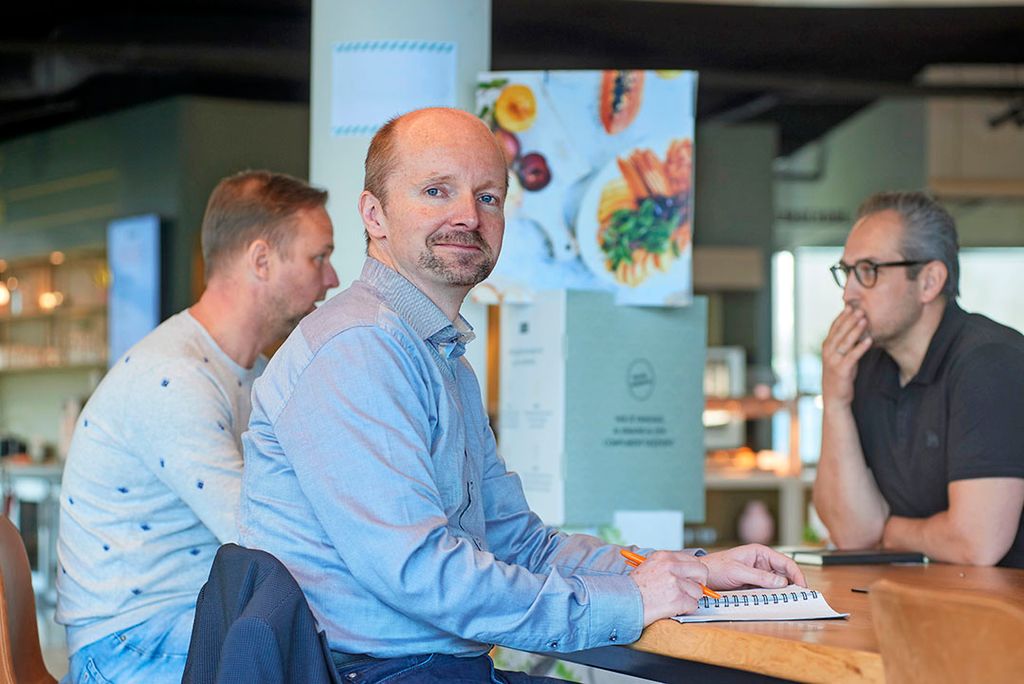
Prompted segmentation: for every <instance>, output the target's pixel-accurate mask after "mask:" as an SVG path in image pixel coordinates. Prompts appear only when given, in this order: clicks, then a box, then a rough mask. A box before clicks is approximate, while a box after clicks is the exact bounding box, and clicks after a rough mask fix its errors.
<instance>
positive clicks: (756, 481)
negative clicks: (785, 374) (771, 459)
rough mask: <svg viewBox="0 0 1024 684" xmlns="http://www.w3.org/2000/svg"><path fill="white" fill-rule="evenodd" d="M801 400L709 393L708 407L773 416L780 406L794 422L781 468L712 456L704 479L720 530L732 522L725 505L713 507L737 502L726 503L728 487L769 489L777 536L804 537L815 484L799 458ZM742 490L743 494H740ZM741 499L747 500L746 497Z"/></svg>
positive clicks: (792, 542) (712, 519)
mask: <svg viewBox="0 0 1024 684" xmlns="http://www.w3.org/2000/svg"><path fill="white" fill-rule="evenodd" d="M797 401H798V400H797V399H796V398H794V399H776V398H773V397H764V398H762V397H754V396H744V397H728V398H716V397H708V398H706V399H705V410H708V411H720V412H725V413H728V414H730V415H732V416H733V417H735V418H738V419H741V420H744V421H753V420H764V419H769V418H771V417H773V416H774V415H775V414H777V413H779V412H780V411H785V412H787V413H788V415H789V422H790V425H789V445H788V453H787V454H786V462H785V463H784V464H782V467H779V468H778V470H777V471H770V470H761V469H758V468H756V467H754V462H748V463H736V462H735V461H733V460H732V459H729V460H727V461H726V462H725V463H721V462H716V460H713V459H712V458H710V457H709V459H708V461H707V466H706V468H705V475H704V482H705V488H706V490H707V492H708V494H709V499H713V500H712V501H709V503H708V518H709V520H708V522H709V523H712V524H713V526H714V527H715V528H716V532H721V529H720V528H722V527H725V526H727V525H731V524H732V521H731V520H730V519H729V515H728V514H726V513H725V512H723V511H722V510H718V511H713V510H712V509H713V507H715V506H716V505H717V506H719V507H720V508H721V507H726V508H731V509H735V505H733V506H732V507H728V506H725V500H726V499H727V498H729V496H730V494H729V493H731V492H739V493H745V494H748V495H751V496H753V495H754V494H767V495H769V497H771V498H773V499H775V500H776V501H777V509H776V519H777V525H776V532H775V536H776V539H777V542H778V543H779V544H782V545H785V546H797V545H799V544H801V543H802V542H803V534H804V524H805V517H806V502H807V496H808V492H809V491H810V489H811V487H813V485H814V472H813V470H807V469H804V468H803V467H802V464H801V460H800V442H799V440H800V429H799V428H800V426H799V422H798V420H799V419H798V413H797ZM737 451H738V450H737ZM748 453H749V454H750V455H749V456H748V458H749V459H751V461H753V459H754V458H755V456H754V455H753V453H752V452H748ZM737 460H738V459H737ZM716 495H717V496H716ZM740 496H741V497H742V494H740ZM743 499H744V500H748V499H747V498H746V497H743ZM714 514H717V515H714ZM719 540H720V541H719V542H718V543H722V542H725V543H731V542H734V541H736V540H734V539H732V538H731V537H730V536H728V535H721V534H720V535H719Z"/></svg>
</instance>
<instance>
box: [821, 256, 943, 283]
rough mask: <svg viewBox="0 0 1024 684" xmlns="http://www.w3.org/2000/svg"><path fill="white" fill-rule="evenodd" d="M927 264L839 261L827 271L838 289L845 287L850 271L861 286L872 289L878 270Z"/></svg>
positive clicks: (863, 260)
mask: <svg viewBox="0 0 1024 684" xmlns="http://www.w3.org/2000/svg"><path fill="white" fill-rule="evenodd" d="M927 263H928V261H927V260H923V261H922V260H920V259H918V260H914V261H883V262H881V263H879V262H877V261H872V260H871V259H858V260H857V261H855V262H853V264H846V263H843V262H842V261H840V262H839V263H837V264H834V265H832V266H829V269H828V270H830V271H832V277H833V278H835V281H836V285H838V286H839V287H842V288H845V287H846V281H847V280H849V277H850V271H853V275H854V277H855V278H856V279H857V282H858V283H860V284H861V286H863V287H874V286H875V282H877V281H878V269H880V268H887V267H889V266H920V265H921V264H927Z"/></svg>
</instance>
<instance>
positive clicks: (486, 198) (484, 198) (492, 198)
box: [480, 193, 498, 204]
mask: <svg viewBox="0 0 1024 684" xmlns="http://www.w3.org/2000/svg"><path fill="white" fill-rule="evenodd" d="M480 201H481V202H483V203H484V204H497V203H498V197H497V196H496V195H492V194H490V193H485V194H483V195H480Z"/></svg>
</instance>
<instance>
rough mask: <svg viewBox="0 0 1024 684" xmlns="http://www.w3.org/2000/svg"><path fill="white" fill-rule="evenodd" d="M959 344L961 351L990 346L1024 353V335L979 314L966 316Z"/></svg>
mask: <svg viewBox="0 0 1024 684" xmlns="http://www.w3.org/2000/svg"><path fill="white" fill-rule="evenodd" d="M957 343H958V344H957V347H958V348H959V349H960V350H961V351H964V350H972V349H975V348H978V347H985V346H989V345H1005V346H1007V347H1009V348H1012V349H1016V350H1017V351H1019V352H1022V353H1024V335H1021V333H1020V332H1019V331H1017V330H1015V329H1013V328H1011V327H1009V326H1006V325H1003V324H1002V323H999V322H997V321H994V320H992V319H991V318H989V317H988V316H985V315H982V314H979V313H968V314H966V317H965V319H964V326H963V328H962V329H961V333H960V336H959V339H958V340H957Z"/></svg>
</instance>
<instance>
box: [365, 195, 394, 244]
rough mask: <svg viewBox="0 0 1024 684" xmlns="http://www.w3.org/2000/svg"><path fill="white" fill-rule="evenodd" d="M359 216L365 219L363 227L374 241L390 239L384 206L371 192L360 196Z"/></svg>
mask: <svg viewBox="0 0 1024 684" xmlns="http://www.w3.org/2000/svg"><path fill="white" fill-rule="evenodd" d="M359 216H360V217H361V218H362V219H363V227H364V228H365V229H366V232H367V233H369V234H370V238H371V239H372V240H386V239H387V237H388V230H387V219H386V218H385V216H384V205H383V204H381V201H380V200H379V199H377V197H376V195H374V194H373V193H372V192H370V191H369V190H363V192H362V193H361V194H360V195H359Z"/></svg>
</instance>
